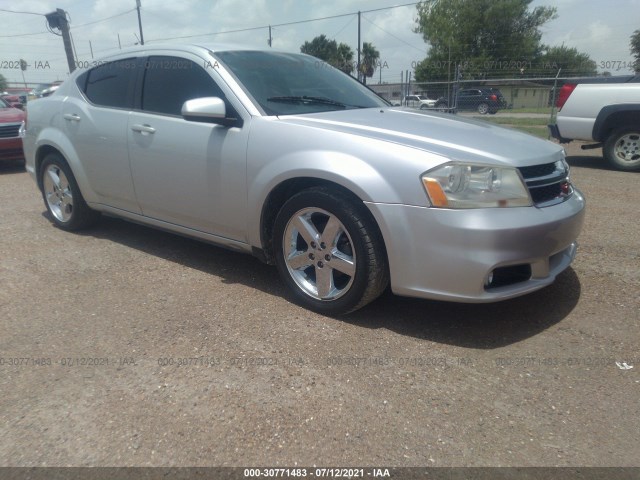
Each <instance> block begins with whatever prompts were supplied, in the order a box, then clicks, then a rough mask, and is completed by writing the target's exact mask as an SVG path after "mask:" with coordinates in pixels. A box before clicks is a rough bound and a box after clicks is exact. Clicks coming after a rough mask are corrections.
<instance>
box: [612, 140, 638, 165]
mask: <svg viewBox="0 0 640 480" xmlns="http://www.w3.org/2000/svg"><path fill="white" fill-rule="evenodd" d="M613 152H614V155H615V156H616V157H618V158H619V159H620V160H622V161H623V162H633V163H636V162H638V161H639V160H640V133H627V134H625V135H622V136H621V137H620V138H618V141H617V142H616V144H615V145H614V147H613Z"/></svg>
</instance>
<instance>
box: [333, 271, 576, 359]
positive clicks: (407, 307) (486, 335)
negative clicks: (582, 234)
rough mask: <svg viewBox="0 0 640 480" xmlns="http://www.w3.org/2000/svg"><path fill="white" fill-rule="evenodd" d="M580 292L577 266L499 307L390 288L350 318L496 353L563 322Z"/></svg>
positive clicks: (365, 323) (348, 318) (356, 323)
mask: <svg viewBox="0 0 640 480" xmlns="http://www.w3.org/2000/svg"><path fill="white" fill-rule="evenodd" d="M580 291H581V287H580V280H579V279H578V276H577V275H576V273H575V271H574V270H573V269H572V268H568V269H567V270H565V271H564V272H563V273H561V274H560V275H559V276H558V277H557V279H556V281H555V282H554V283H553V284H551V285H549V286H548V287H545V288H543V289H541V290H538V291H536V292H533V293H531V294H529V295H525V296H522V297H518V298H514V299H511V300H505V301H502V302H496V303H482V304H478V303H476V304H473V303H453V302H442V301H435V300H422V299H414V298H404V297H398V296H396V295H393V294H392V293H391V292H390V291H389V290H387V291H386V292H385V293H384V295H382V296H381V297H380V298H379V299H378V300H377V301H376V302H375V303H373V304H370V305H367V306H366V307H365V308H363V309H361V310H359V311H357V312H354V313H353V314H351V315H349V316H348V317H344V320H345V321H347V322H349V323H352V324H354V325H358V326H362V327H365V328H385V329H388V330H391V331H393V332H396V333H398V334H400V335H406V336H411V337H415V338H421V339H425V340H431V341H434V342H438V343H445V344H449V345H454V346H459V347H466V348H476V349H494V348H500V347H504V346H507V345H510V344H513V343H517V342H520V341H522V340H525V339H526V338H529V337H532V336H535V335H537V334H538V333H540V332H542V331H544V330H546V329H548V328H549V327H552V326H553V325H555V324H557V323H559V322H561V321H562V320H563V319H564V318H566V317H567V316H568V315H569V314H570V313H571V312H572V311H573V309H574V308H575V306H576V305H577V303H578V300H579V299H580Z"/></svg>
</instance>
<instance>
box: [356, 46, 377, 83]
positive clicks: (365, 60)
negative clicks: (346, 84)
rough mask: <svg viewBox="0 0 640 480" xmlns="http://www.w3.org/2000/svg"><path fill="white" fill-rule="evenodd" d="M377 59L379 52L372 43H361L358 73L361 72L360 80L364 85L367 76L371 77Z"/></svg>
mask: <svg viewBox="0 0 640 480" xmlns="http://www.w3.org/2000/svg"><path fill="white" fill-rule="evenodd" d="M379 59H380V52H379V51H378V50H376V47H374V46H373V43H369V42H364V43H363V44H362V58H361V59H360V73H361V74H362V81H363V83H364V84H365V85H366V83H367V77H369V78H371V77H373V74H374V73H375V71H376V65H377V64H378V60H379Z"/></svg>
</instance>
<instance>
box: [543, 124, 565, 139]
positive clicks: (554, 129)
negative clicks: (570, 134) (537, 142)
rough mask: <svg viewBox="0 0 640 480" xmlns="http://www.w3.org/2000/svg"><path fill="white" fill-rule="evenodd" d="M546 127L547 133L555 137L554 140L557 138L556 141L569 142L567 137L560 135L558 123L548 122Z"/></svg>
mask: <svg viewBox="0 0 640 480" xmlns="http://www.w3.org/2000/svg"><path fill="white" fill-rule="evenodd" d="M547 128H548V129H549V135H551V137H552V138H555V139H556V140H558V142H560V143H569V142H571V140H570V139H569V138H564V137H563V136H562V135H560V129H559V128H558V125H556V124H554V123H550V124H549V125H547Z"/></svg>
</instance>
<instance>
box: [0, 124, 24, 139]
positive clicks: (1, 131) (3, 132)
mask: <svg viewBox="0 0 640 480" xmlns="http://www.w3.org/2000/svg"><path fill="white" fill-rule="evenodd" d="M20 125H21V124H20V123H12V124H9V125H2V124H0V138H13V137H17V136H18V131H19V130H20Z"/></svg>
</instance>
